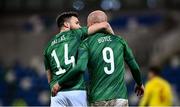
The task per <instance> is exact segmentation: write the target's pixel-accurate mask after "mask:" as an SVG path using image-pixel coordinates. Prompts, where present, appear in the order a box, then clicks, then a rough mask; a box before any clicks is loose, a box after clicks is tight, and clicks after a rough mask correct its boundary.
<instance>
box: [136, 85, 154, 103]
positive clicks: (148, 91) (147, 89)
mask: <svg viewBox="0 0 180 107" xmlns="http://www.w3.org/2000/svg"><path fill="white" fill-rule="evenodd" d="M151 90H152V89H151V84H150V83H147V84H146V86H145V90H144V95H143V97H142V98H141V100H140V103H139V106H147V105H148V102H149V101H148V100H149V98H150V94H151Z"/></svg>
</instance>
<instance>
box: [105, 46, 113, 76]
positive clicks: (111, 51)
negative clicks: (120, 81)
mask: <svg viewBox="0 0 180 107" xmlns="http://www.w3.org/2000/svg"><path fill="white" fill-rule="evenodd" d="M107 53H109V58H108V57H107ZM102 54H103V59H104V61H105V62H106V63H109V64H110V65H111V68H109V69H108V67H104V72H105V73H106V74H108V75H109V74H112V73H113V72H114V69H115V66H114V53H113V50H112V49H111V48H110V47H106V48H104V49H103V51H102Z"/></svg>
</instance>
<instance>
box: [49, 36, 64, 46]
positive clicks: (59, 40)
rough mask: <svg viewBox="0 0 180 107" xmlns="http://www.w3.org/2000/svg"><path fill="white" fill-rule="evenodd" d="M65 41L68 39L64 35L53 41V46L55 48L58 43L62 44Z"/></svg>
mask: <svg viewBox="0 0 180 107" xmlns="http://www.w3.org/2000/svg"><path fill="white" fill-rule="evenodd" d="M64 40H66V38H65V36H64V35H62V36H61V37H60V38H57V39H55V40H53V41H52V42H51V46H53V45H55V44H57V43H60V42H62V41H64Z"/></svg>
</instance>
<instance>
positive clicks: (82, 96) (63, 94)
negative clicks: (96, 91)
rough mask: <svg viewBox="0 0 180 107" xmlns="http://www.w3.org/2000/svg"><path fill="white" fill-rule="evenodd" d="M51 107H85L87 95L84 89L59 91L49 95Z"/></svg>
mask: <svg viewBox="0 0 180 107" xmlns="http://www.w3.org/2000/svg"><path fill="white" fill-rule="evenodd" d="M50 106H51V107H67V106H79V107H87V95H86V91H84V90H73V91H60V92H58V93H57V95H56V96H54V97H51V105H50Z"/></svg>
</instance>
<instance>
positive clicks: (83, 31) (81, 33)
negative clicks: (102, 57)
mask: <svg viewBox="0 0 180 107" xmlns="http://www.w3.org/2000/svg"><path fill="white" fill-rule="evenodd" d="M75 33H76V35H79V36H80V38H81V40H84V39H86V38H87V37H88V28H87V27H82V28H80V29H77V30H75Z"/></svg>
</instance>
